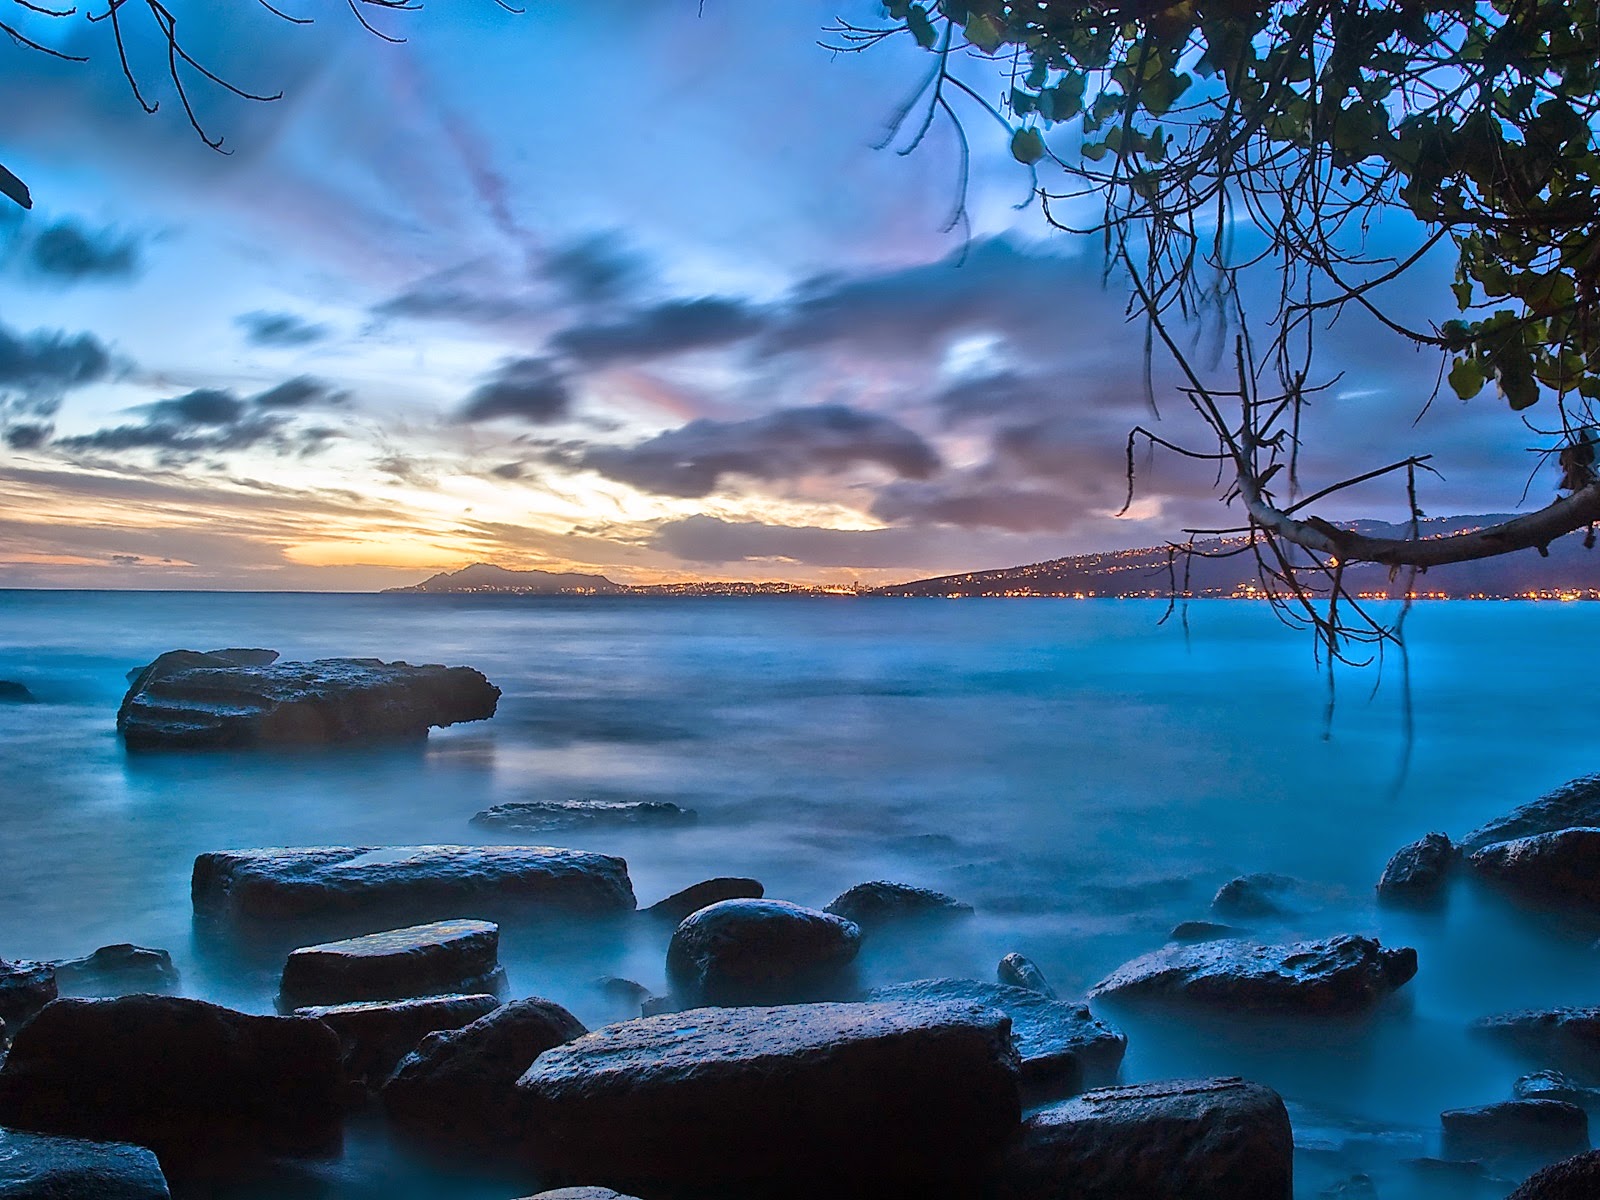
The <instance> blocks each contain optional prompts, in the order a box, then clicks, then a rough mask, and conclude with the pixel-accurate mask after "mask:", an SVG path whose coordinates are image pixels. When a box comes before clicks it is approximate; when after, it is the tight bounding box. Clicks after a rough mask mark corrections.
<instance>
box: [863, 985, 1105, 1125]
mask: <svg viewBox="0 0 1600 1200" xmlns="http://www.w3.org/2000/svg"><path fill="white" fill-rule="evenodd" d="M866 999H867V1000H869V1001H881V1000H892V1001H901V1002H907V1001H909V1002H913V1003H919V1002H936V1003H937V1002H949V1001H957V1002H961V1003H966V1004H971V1005H977V1006H979V1007H983V1008H997V1009H999V1010H1000V1011H1001V1012H1003V1013H1005V1014H1006V1016H1008V1017H1010V1018H1011V1044H1012V1045H1013V1046H1014V1047H1015V1048H1016V1051H1017V1054H1018V1056H1019V1058H1020V1059H1021V1069H1022V1082H1023V1085H1024V1087H1026V1088H1027V1089H1028V1091H1029V1093H1030V1098H1032V1099H1037V1098H1039V1097H1041V1096H1045V1095H1052V1096H1067V1095H1071V1094H1072V1093H1073V1092H1081V1091H1083V1090H1084V1089H1085V1088H1092V1087H1103V1086H1105V1085H1106V1084H1110V1083H1115V1082H1116V1079H1117V1071H1118V1070H1119V1069H1120V1068H1121V1066H1122V1056H1123V1053H1124V1052H1125V1051H1126V1050H1127V1048H1128V1037H1127V1035H1126V1034H1124V1033H1123V1032H1122V1031H1121V1030H1119V1029H1114V1028H1112V1027H1111V1026H1110V1025H1106V1024H1104V1023H1103V1022H1101V1021H1097V1020H1095V1018H1094V1016H1093V1014H1092V1013H1090V1012H1089V1008H1088V1005H1085V1004H1067V1003H1064V1002H1062V1001H1060V1000H1054V999H1051V998H1050V997H1048V996H1045V995H1043V994H1042V993H1040V992H1034V991H1029V990H1027V989H1026V988H1019V987H1008V986H1006V985H1005V984H997V983H984V982H982V981H981V980H977V979H919V980H916V981H914V982H912V983H895V984H890V985H889V986H888V987H881V988H874V989H873V990H872V991H870V992H868V993H867V995H866Z"/></svg>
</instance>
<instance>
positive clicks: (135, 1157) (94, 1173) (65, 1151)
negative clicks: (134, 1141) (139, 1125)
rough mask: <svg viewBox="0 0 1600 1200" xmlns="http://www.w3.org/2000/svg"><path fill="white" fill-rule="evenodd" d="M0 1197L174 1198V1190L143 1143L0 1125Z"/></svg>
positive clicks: (47, 1199)
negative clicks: (91, 1139) (26, 1129)
mask: <svg viewBox="0 0 1600 1200" xmlns="http://www.w3.org/2000/svg"><path fill="white" fill-rule="evenodd" d="M0 1200H171V1193H170V1192H169V1191H168V1190H167V1180H166V1177H165V1176H164V1175H162V1174H161V1164H160V1163H158V1162H157V1161H156V1156H155V1155H154V1154H152V1153H150V1151H148V1150H146V1149H145V1148H144V1147H143V1146H130V1145H128V1144H127V1143H126V1142H90V1141H85V1140H84V1139H82V1138H68V1137H52V1136H50V1135H49V1134H41V1133H24V1132H21V1131H20V1130H15V1129H0Z"/></svg>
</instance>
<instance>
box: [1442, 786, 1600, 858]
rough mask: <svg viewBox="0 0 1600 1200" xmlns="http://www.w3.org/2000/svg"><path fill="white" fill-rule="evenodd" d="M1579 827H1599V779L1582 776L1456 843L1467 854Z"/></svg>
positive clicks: (1481, 827) (1479, 828)
mask: <svg viewBox="0 0 1600 1200" xmlns="http://www.w3.org/2000/svg"><path fill="white" fill-rule="evenodd" d="M1578 826H1585V827H1593V826H1600V775H1585V776H1583V777H1582V778H1581V779H1574V780H1572V781H1571V782H1570V783H1564V784H1562V785H1561V786H1560V787H1558V788H1556V789H1555V791H1553V792H1547V793H1546V794H1545V795H1543V796H1540V797H1539V799H1537V800H1533V801H1530V802H1529V803H1527V804H1524V805H1523V806H1522V807H1520V808H1516V809H1513V810H1512V811H1511V812H1509V813H1507V814H1506V815H1505V816H1503V817H1496V818H1495V819H1494V820H1492V821H1489V822H1488V823H1486V824H1483V825H1480V826H1478V828H1476V829H1474V830H1473V831H1472V832H1471V833H1469V834H1467V836H1466V837H1464V838H1462V839H1461V841H1460V842H1459V843H1458V844H1459V845H1460V847H1461V849H1462V851H1464V852H1465V853H1467V854H1471V853H1473V852H1474V851H1477V850H1482V849H1483V848H1484V847H1485V846H1489V845H1492V844H1494V843H1495V842H1509V841H1515V840H1516V839H1517V838H1525V837H1533V836H1535V835H1537V834H1541V833H1554V832H1555V831H1556V830H1558V829H1572V828H1575V827H1578Z"/></svg>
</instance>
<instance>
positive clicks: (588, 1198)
mask: <svg viewBox="0 0 1600 1200" xmlns="http://www.w3.org/2000/svg"><path fill="white" fill-rule="evenodd" d="M523 1200H637V1198H636V1197H634V1196H624V1195H623V1194H622V1193H621V1192H613V1191H612V1190H611V1189H610V1188H604V1187H570V1188H557V1189H556V1190H555V1191H553V1192H540V1193H539V1194H538V1195H537V1196H525V1197H523Z"/></svg>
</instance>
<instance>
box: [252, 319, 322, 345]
mask: <svg viewBox="0 0 1600 1200" xmlns="http://www.w3.org/2000/svg"><path fill="white" fill-rule="evenodd" d="M233 323H234V324H235V325H237V326H239V328H241V329H243V330H244V333H245V338H246V339H247V340H248V341H250V342H251V343H252V344H253V345H257V346H277V347H293V346H309V345H312V344H313V343H315V342H320V341H325V340H326V339H327V338H328V336H329V333H330V332H331V331H330V330H329V329H328V327H327V326H326V325H318V324H315V323H313V322H311V321H307V320H305V319H304V318H302V317H297V316H295V315H294V314H293V313H286V312H248V313H244V314H243V315H241V316H237V317H235V318H234V319H233Z"/></svg>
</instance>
